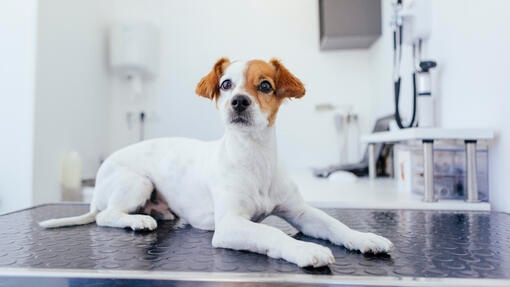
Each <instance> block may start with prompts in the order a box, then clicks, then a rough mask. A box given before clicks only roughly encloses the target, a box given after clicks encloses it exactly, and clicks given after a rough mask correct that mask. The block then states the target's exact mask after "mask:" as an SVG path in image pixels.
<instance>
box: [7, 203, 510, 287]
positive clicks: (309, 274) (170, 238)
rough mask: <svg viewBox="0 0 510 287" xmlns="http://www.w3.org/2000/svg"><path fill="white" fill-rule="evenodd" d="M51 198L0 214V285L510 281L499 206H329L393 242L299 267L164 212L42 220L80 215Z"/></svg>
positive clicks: (509, 241)
mask: <svg viewBox="0 0 510 287" xmlns="http://www.w3.org/2000/svg"><path fill="white" fill-rule="evenodd" d="M87 210H88V205H85V204H51V205H42V206H37V207H33V208H30V209H26V210H21V211H17V212H13V213H9V214H5V215H2V216H0V286H103V285H108V286H110V285H115V286H116V285H130V286H147V285H148V284H150V285H155V286H160V285H164V286H268V285H269V286H310V285H327V286H346V285H349V286H350V285H356V286H390V285H391V286H394V285H398V286H471V285H475V286H477V285H478V286H479V285H482V286H510V215H508V214H504V213H494V212H492V213H491V212H442V211H412V210H357V209H326V210H325V211H326V212H328V213H329V214H331V215H333V216H334V217H336V218H338V219H340V220H342V221H343V222H344V223H346V224H347V225H349V226H350V227H352V228H355V229H358V230H362V231H371V232H375V233H378V234H381V235H383V236H386V237H388V238H389V239H391V240H392V241H393V243H394V244H395V250H393V251H392V252H390V253H389V254H384V255H373V254H366V255H363V254H361V253H358V252H352V251H348V250H346V249H345V248H343V247H339V246H335V245H332V244H330V243H328V242H326V241H322V240H316V239H312V238H309V237H306V236H304V235H302V234H299V233H297V232H296V230H295V229H293V228H292V227H290V226H289V225H288V224H286V223H285V222H283V221H282V220H280V219H278V218H276V217H269V218H268V219H266V220H265V221H264V222H265V223H267V224H270V225H273V226H276V227H278V228H280V229H282V230H284V231H285V232H287V233H289V234H291V235H293V236H295V237H296V238H298V239H301V240H306V241H313V242H317V243H320V244H323V245H326V246H328V247H330V248H331V249H332V251H333V253H334V255H335V257H336V263H334V264H331V265H329V267H324V268H318V269H313V268H299V267H297V266H295V265H293V264H290V263H287V262H285V261H283V260H278V259H272V258H269V257H267V256H264V255H259V254H254V253H250V252H243V251H234V250H227V249H215V248H213V247H212V246H211V238H212V235H213V233H212V232H208V231H202V230H198V229H194V228H191V227H189V226H187V227H184V228H179V229H175V228H174V225H175V223H174V222H172V221H160V222H159V227H158V229H157V230H156V231H154V232H133V231H131V230H128V229H117V228H105V227H98V226H96V225H95V224H89V225H83V226H76V227H67V228H59V229H50V230H44V229H42V228H40V227H39V226H38V225H37V222H38V221H40V220H44V219H48V218H53V217H62V216H72V215H78V214H82V213H84V212H86V211H87Z"/></svg>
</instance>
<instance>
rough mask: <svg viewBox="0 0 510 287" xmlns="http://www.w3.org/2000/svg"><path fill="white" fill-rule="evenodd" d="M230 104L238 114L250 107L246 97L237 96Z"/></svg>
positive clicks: (248, 99)
mask: <svg viewBox="0 0 510 287" xmlns="http://www.w3.org/2000/svg"><path fill="white" fill-rule="evenodd" d="M230 104H231V105H232V108H233V109H234V110H235V111H236V112H238V113H240V112H242V111H244V110H246V108H248V107H249V106H250V104H251V101H250V98H248V97H247V96H244V95H237V96H235V97H234V98H233V99H232V102H231V103H230Z"/></svg>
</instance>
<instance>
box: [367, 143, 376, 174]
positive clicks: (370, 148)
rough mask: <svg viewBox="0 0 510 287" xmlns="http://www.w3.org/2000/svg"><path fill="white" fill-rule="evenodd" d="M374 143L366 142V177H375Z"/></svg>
mask: <svg viewBox="0 0 510 287" xmlns="http://www.w3.org/2000/svg"><path fill="white" fill-rule="evenodd" d="M375 169H376V167H375V144H373V143H371V144H368V178H370V179H375V175H376V170H375Z"/></svg>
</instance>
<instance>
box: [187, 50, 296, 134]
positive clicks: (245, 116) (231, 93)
mask: <svg viewBox="0 0 510 287" xmlns="http://www.w3.org/2000/svg"><path fill="white" fill-rule="evenodd" d="M195 92H196V93H197V94H198V95H199V96H202V97H206V98H209V99H211V100H214V101H216V106H217V107H218V109H219V110H220V112H221V114H222V118H223V120H224V121H225V124H226V125H230V126H232V127H235V128H239V129H260V128H264V127H269V126H272V125H273V124H274V121H275V119H276V114H277V113H278V109H279V107H280V105H281V103H282V102H283V101H284V100H285V99H288V98H301V97H302V96H304V95H305V88H304V87H303V84H302V83H301V81H300V80H299V79H297V78H296V77H295V76H294V75H292V74H291V73H290V72H289V71H288V70H287V69H286V68H285V67H284V66H283V65H282V64H281V63H280V61H278V60H276V59H272V60H271V61H269V63H268V62H265V61H261V60H252V61H248V62H241V61H235V62H230V61H229V60H228V59H227V58H222V59H219V60H218V61H217V62H216V64H215V65H214V67H213V69H212V70H211V72H209V74H207V75H206V76H205V77H203V78H202V79H201V80H200V82H199V83H198V84H197V88H196V90H195Z"/></svg>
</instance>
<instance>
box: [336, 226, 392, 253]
mask: <svg viewBox="0 0 510 287" xmlns="http://www.w3.org/2000/svg"><path fill="white" fill-rule="evenodd" d="M343 245H344V246H345V248H347V249H351V250H359V251H361V253H367V252H372V253H375V254H377V253H382V252H389V251H390V250H392V249H393V247H394V246H393V243H391V241H390V240H388V239H387V238H384V237H382V236H379V235H376V234H373V233H369V232H366V233H365V232H359V231H352V234H350V235H349V236H348V238H347V240H345V242H343Z"/></svg>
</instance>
